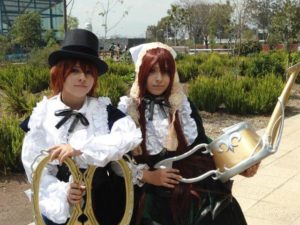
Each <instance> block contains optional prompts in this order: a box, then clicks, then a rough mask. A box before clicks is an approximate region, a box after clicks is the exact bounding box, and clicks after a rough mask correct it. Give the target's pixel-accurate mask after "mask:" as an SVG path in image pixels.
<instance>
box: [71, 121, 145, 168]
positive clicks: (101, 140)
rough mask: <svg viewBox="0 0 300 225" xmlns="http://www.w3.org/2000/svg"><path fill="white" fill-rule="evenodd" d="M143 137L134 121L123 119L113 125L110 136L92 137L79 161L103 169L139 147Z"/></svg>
mask: <svg viewBox="0 0 300 225" xmlns="http://www.w3.org/2000/svg"><path fill="white" fill-rule="evenodd" d="M141 136H142V135H141V131H140V129H138V128H137V127H136V125H135V123H134V122H133V120H132V119H131V118H130V117H129V116H126V117H123V118H121V119H119V120H117V121H116V122H115V123H114V124H113V125H112V128H111V132H110V133H109V134H104V135H101V134H100V135H94V136H92V137H91V138H90V139H89V140H88V141H87V142H86V144H85V145H84V146H83V148H82V149H80V151H81V152H82V154H81V155H80V156H78V157H77V159H78V160H80V161H81V160H83V161H85V162H87V163H88V164H91V165H96V166H101V167H103V166H105V165H106V164H107V163H108V162H110V161H116V160H119V159H121V158H122V156H123V155H124V154H125V153H127V152H129V151H130V150H132V149H133V148H135V147H136V146H138V144H140V142H141V141H142V138H141Z"/></svg>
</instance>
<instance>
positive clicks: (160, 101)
mask: <svg viewBox="0 0 300 225" xmlns="http://www.w3.org/2000/svg"><path fill="white" fill-rule="evenodd" d="M143 102H145V104H146V105H149V113H150V115H149V118H148V119H149V120H153V112H154V105H155V104H157V105H159V108H160V111H161V112H162V113H163V116H164V117H165V118H168V115H167V113H166V111H165V108H164V106H166V107H170V104H169V103H168V102H167V101H166V100H165V98H164V97H154V96H152V95H147V96H145V97H144V98H143Z"/></svg>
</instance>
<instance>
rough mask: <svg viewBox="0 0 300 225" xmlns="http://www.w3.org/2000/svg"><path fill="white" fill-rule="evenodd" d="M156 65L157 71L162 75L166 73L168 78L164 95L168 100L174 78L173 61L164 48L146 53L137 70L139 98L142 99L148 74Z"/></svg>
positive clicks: (174, 68)
mask: <svg viewBox="0 0 300 225" xmlns="http://www.w3.org/2000/svg"><path fill="white" fill-rule="evenodd" d="M156 63H158V65H159V69H160V71H161V72H162V73H168V74H169V76H170V83H169V86H168V88H167V90H166V91H165V93H164V96H165V98H166V99H168V98H169V96H170V94H171V89H172V86H173V81H174V76H175V71H176V67H175V60H174V58H173V56H172V55H171V53H170V52H169V51H168V50H166V49H164V48H154V49H150V50H148V51H147V52H146V54H145V55H144V57H143V60H142V64H141V66H140V68H139V73H138V75H137V76H138V85H139V90H140V91H139V98H143V97H144V95H145V94H146V91H147V90H146V85H147V79H148V76H149V73H150V71H151V69H152V67H153V66H154V65H155V64H156Z"/></svg>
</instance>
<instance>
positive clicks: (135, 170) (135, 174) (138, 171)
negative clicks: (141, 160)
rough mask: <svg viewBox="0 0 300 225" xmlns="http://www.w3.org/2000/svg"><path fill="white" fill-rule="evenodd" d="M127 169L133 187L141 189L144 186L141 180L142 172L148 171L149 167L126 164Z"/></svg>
mask: <svg viewBox="0 0 300 225" xmlns="http://www.w3.org/2000/svg"><path fill="white" fill-rule="evenodd" d="M128 167H129V168H130V170H131V172H132V182H133V184H134V185H138V186H139V187H142V186H143V185H144V182H143V181H142V179H143V170H148V169H149V166H148V165H147V164H133V163H128Z"/></svg>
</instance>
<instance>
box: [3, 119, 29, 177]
mask: <svg viewBox="0 0 300 225" xmlns="http://www.w3.org/2000/svg"><path fill="white" fill-rule="evenodd" d="M0 133H1V135H0V171H1V172H2V173H4V174H6V173H7V171H8V170H19V169H20V167H21V160H20V155H21V150H22V141H23V137H24V132H23V131H22V130H21V129H20V128H19V119H17V118H15V117H12V116H7V115H2V116H1V120H0Z"/></svg>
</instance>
